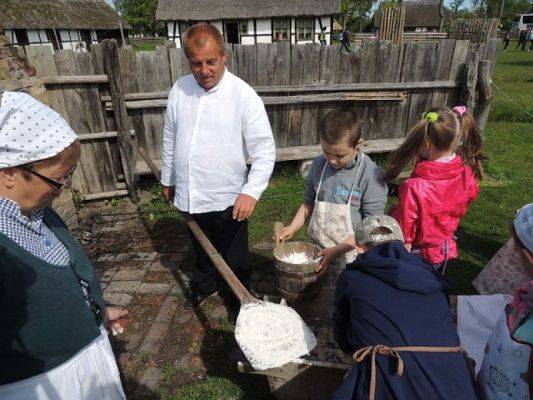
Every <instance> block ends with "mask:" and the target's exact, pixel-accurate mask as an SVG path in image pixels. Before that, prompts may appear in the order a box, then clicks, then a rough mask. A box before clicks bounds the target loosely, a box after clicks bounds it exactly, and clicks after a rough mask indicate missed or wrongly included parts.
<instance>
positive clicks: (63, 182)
mask: <svg viewBox="0 0 533 400" xmlns="http://www.w3.org/2000/svg"><path fill="white" fill-rule="evenodd" d="M20 168H21V169H23V170H24V171H28V172H29V173H30V174H32V175H35V176H37V177H39V178H41V179H42V180H43V181H45V182H47V183H49V184H50V185H52V186H54V187H55V188H56V189H58V190H61V189H63V187H64V186H65V185H66V184H67V183H68V182H70V180H71V179H72V175H73V174H74V171H75V170H76V168H74V169H73V170H72V171H70V172H69V173H68V174H67V175H65V176H64V177H63V179H62V180H61V181H59V180H57V179H53V178H49V177H47V176H44V175H41V174H40V173H38V172H36V171H34V170H32V169H30V168H26V167H20Z"/></svg>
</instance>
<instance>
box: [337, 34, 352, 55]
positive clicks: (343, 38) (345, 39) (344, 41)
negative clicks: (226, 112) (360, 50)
mask: <svg viewBox="0 0 533 400" xmlns="http://www.w3.org/2000/svg"><path fill="white" fill-rule="evenodd" d="M339 40H340V42H341V47H340V52H341V53H342V49H343V48H344V49H346V51H347V52H349V51H350V37H349V33H348V29H343V30H342V32H341V33H340V34H339Z"/></svg>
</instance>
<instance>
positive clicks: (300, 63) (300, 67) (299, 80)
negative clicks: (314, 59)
mask: <svg viewBox="0 0 533 400" xmlns="http://www.w3.org/2000/svg"><path fill="white" fill-rule="evenodd" d="M303 47H304V46H301V45H291V81H290V84H291V86H296V85H302V84H303V76H304V64H305V61H306V60H305V59H304V49H303ZM287 109H288V130H287V144H288V145H289V146H297V145H299V144H300V141H301V132H302V129H301V128H302V127H301V120H302V110H301V108H300V107H298V105H294V104H291V105H289V106H288V107H287Z"/></svg>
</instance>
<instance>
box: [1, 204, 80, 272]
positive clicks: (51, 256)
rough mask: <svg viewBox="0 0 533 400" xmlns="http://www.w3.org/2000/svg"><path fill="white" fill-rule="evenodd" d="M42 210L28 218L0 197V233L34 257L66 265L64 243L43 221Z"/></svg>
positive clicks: (67, 260)
mask: <svg viewBox="0 0 533 400" xmlns="http://www.w3.org/2000/svg"><path fill="white" fill-rule="evenodd" d="M43 214H44V212H43V210H40V211H37V212H35V213H33V214H32V215H31V216H30V217H29V218H28V217H26V216H25V215H23V214H22V212H21V211H20V207H19V205H18V204H17V203H15V202H14V201H12V200H9V199H6V198H5V197H0V233H3V234H4V235H6V236H7V237H8V238H9V239H11V240H13V241H14V242H15V243H17V244H18V245H19V246H21V247H22V248H23V249H25V250H27V251H28V252H30V253H31V254H33V255H34V256H35V257H37V258H39V259H41V260H43V261H46V262H47V263H50V264H55V265H60V266H66V265H68V264H69V263H70V256H69V253H68V250H67V248H66V247H65V245H64V244H63V243H62V242H61V241H60V240H59V239H58V238H57V237H56V235H54V233H53V232H52V231H51V230H50V229H49V228H48V227H47V226H46V224H44V222H43Z"/></svg>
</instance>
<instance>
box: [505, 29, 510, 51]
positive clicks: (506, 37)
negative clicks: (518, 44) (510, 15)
mask: <svg viewBox="0 0 533 400" xmlns="http://www.w3.org/2000/svg"><path fill="white" fill-rule="evenodd" d="M510 41H511V32H510V31H507V32H506V33H505V36H504V37H503V51H507V46H509V42H510Z"/></svg>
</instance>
